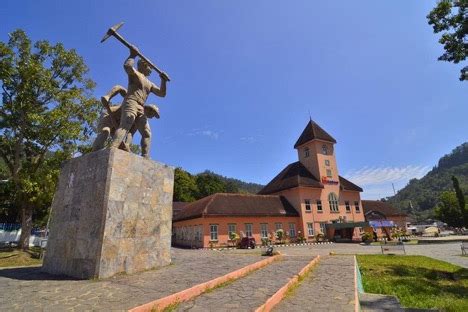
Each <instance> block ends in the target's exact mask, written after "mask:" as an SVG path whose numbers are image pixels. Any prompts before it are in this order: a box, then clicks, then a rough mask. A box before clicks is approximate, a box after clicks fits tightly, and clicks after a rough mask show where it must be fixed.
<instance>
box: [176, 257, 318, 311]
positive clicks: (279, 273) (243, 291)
mask: <svg viewBox="0 0 468 312" xmlns="http://www.w3.org/2000/svg"><path fill="white" fill-rule="evenodd" d="M312 259H313V257H308V256H286V257H283V260H280V261H276V262H273V263H272V264H270V265H268V266H267V267H265V268H263V269H260V270H258V271H255V272H253V273H251V274H249V275H247V276H246V277H244V278H242V279H239V280H236V281H234V282H232V283H230V284H227V285H226V286H224V287H220V288H218V289H215V290H213V291H211V292H209V293H205V294H202V295H201V296H199V297H197V298H195V299H194V300H192V301H189V302H185V303H182V304H181V305H180V306H179V308H178V309H177V311H190V312H204V311H216V312H223V311H243V312H244V311H255V309H257V308H258V307H260V306H261V305H262V304H264V303H265V301H267V300H268V298H270V297H271V296H272V295H273V294H274V293H275V292H276V291H277V290H278V289H280V288H281V287H283V286H284V285H285V284H286V283H287V282H288V281H289V279H290V278H292V277H293V276H294V275H295V274H297V273H299V271H300V270H301V269H302V268H303V267H304V266H306V265H307V264H308V263H309V262H310V261H311V260H312Z"/></svg>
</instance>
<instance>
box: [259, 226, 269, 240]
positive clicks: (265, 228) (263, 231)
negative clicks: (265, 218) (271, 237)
mask: <svg viewBox="0 0 468 312" xmlns="http://www.w3.org/2000/svg"><path fill="white" fill-rule="evenodd" d="M260 234H261V235H262V238H268V223H260Z"/></svg>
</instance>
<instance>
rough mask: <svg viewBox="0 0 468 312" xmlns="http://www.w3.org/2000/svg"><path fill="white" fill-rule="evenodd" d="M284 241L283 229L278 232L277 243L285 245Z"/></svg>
mask: <svg viewBox="0 0 468 312" xmlns="http://www.w3.org/2000/svg"><path fill="white" fill-rule="evenodd" d="M283 239H284V231H283V229H278V230H276V241H277V242H279V244H283Z"/></svg>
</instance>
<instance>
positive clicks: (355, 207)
mask: <svg viewBox="0 0 468 312" xmlns="http://www.w3.org/2000/svg"><path fill="white" fill-rule="evenodd" d="M354 209H356V213H360V212H361V207H360V206H359V202H358V201H355V202H354Z"/></svg>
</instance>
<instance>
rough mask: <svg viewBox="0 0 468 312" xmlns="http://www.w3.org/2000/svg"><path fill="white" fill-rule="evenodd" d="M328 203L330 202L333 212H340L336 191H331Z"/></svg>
mask: <svg viewBox="0 0 468 312" xmlns="http://www.w3.org/2000/svg"><path fill="white" fill-rule="evenodd" d="M328 203H329V204H330V211H331V212H339V211H340V210H339V209H338V197H337V196H336V194H335V193H330V194H329V195H328Z"/></svg>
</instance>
